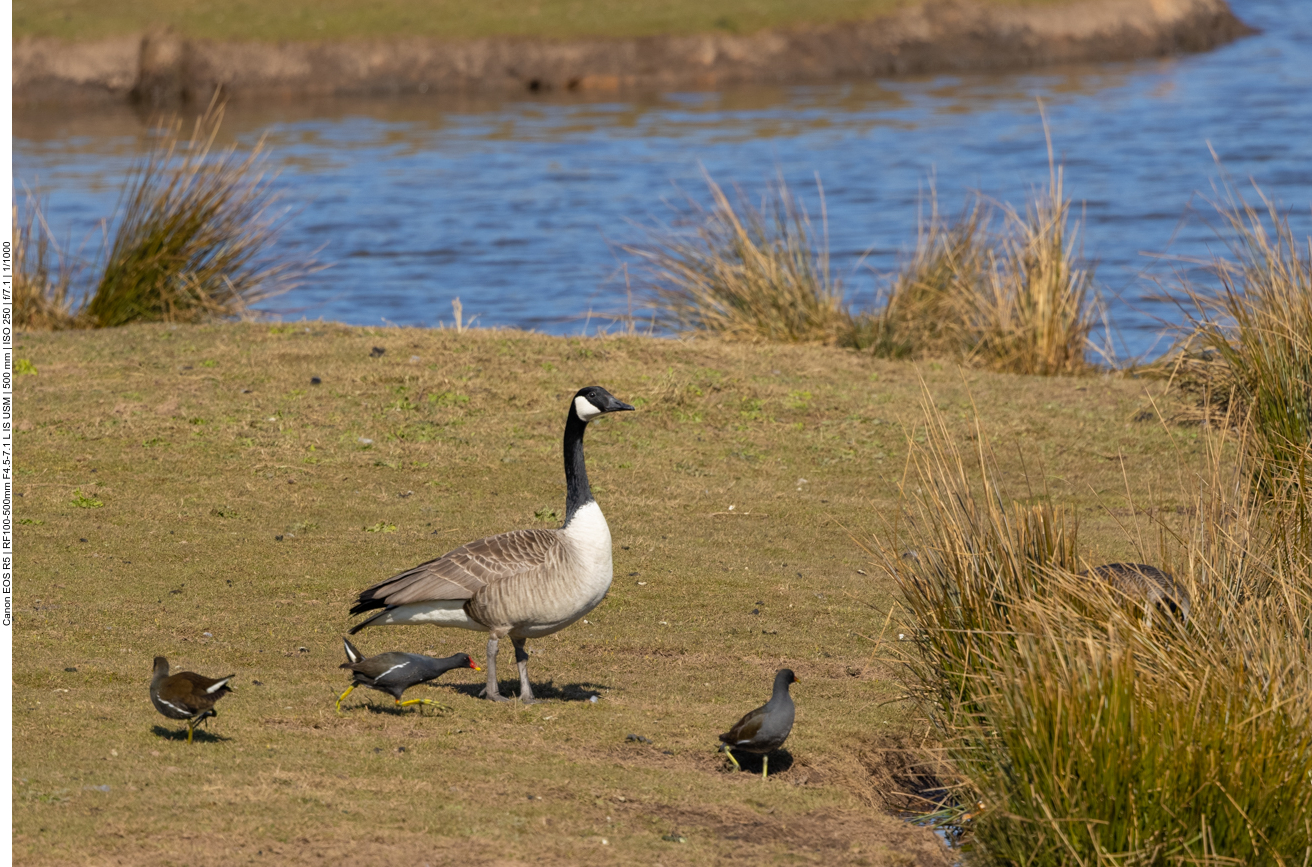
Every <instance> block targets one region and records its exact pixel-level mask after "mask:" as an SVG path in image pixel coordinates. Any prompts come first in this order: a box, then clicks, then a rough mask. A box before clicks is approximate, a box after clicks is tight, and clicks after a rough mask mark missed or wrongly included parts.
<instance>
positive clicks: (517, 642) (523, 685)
mask: <svg viewBox="0 0 1312 867" xmlns="http://www.w3.org/2000/svg"><path fill="white" fill-rule="evenodd" d="M525 641H526V639H523V638H512V639H510V643H511V644H513V645H514V646H515V662H516V663H517V664H518V665H519V700H520V701H521V702H523V703H524V704H536V703H537V699H536V698H534V697H533V687H531V686H529V684H528V651H527V650H525V649H524V642H525Z"/></svg>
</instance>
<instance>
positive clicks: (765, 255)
mask: <svg viewBox="0 0 1312 867" xmlns="http://www.w3.org/2000/svg"><path fill="white" fill-rule="evenodd" d="M706 185H707V188H708V191H709V193H710V199H711V201H710V204H709V206H703V205H700V204H698V203H696V202H692V201H691V200H690V205H689V208H690V213H689V214H688V215H686V217H685V218H684V219H682V220H680V221H678V222H677V224H675V225H663V226H657V227H653V228H651V229H649V231H648V238H647V241H646V243H643V244H636V245H631V246H627V247H625V248H624V249H625V250H626V251H627V252H629V253H631V254H633V255H636V256H637V257H638V258H639V260H640V261H641V262H642V263H643V265H644V274H645V280H646V287H647V290H648V291H649V293H650V294H651V296H652V297H653V299H654V301H655V306H656V307H657V309H658V310H659V311H661V313H662V314H663V318H664V320H665V325H666V326H667V327H669V328H671V329H672V330H675V331H682V332H689V331H701V332H708V333H711V334H715V335H717V336H720V337H725V338H729V339H733V340H748V341H770V342H780V343H842V342H844V341H845V340H846V339H848V335H849V334H850V333H851V330H852V316H851V314H850V313H849V312H848V309H847V306H846V304H845V303H844V301H843V289H842V284H841V283H840V282H839V281H838V280H837V279H835V278H834V277H833V275H832V274H831V273H830V268H829V250H828V237H827V232H826V231H825V229H824V224H823V217H822V226H821V231H820V233H819V237H817V234H816V231H815V228H814V226H813V225H812V223H811V218H810V215H809V214H808V213H807V211H806V209H805V207H803V205H802V203H801V202H800V201H799V200H798V199H797V197H796V196H795V195H794V194H793V193H792V191H791V190H790V189H789V188H788V185H787V184H786V183H784V182H783V181H782V180H779V181H777V182H776V183H775V184H774V185H772V186H771V187H770V188H769V189H768V190H767V191H766V194H765V196H764V198H763V200H762V202H761V203H760V204H754V203H752V202H751V201H750V200H749V199H748V198H747V197H746V196H744V195H743V194H742V193H741V192H739V193H738V194H737V195H736V197H734V198H730V196H729V195H728V194H727V193H726V192H725V191H724V190H723V189H722V188H721V187H720V185H719V184H717V183H716V182H715V181H714V180H713V179H712V178H711V177H710V176H709V175H708V176H707V177H706ZM817 189H818V187H817ZM820 198H821V202H822V203H823V199H824V196H823V191H822V190H820ZM822 214H823V205H822Z"/></svg>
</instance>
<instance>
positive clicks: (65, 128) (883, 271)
mask: <svg viewBox="0 0 1312 867" xmlns="http://www.w3.org/2000/svg"><path fill="white" fill-rule="evenodd" d="M1232 2H1233V6H1234V8H1235V10H1236V12H1237V13H1238V14H1239V15H1240V17H1241V18H1243V19H1244V20H1245V21H1247V22H1249V23H1251V24H1253V25H1255V26H1257V27H1260V28H1262V29H1263V31H1264V32H1263V33H1262V35H1260V36H1257V37H1253V38H1249V39H1245V40H1241V41H1240V42H1238V43H1235V44H1233V45H1230V46H1226V47H1224V48H1222V49H1220V50H1218V51H1215V52H1212V53H1209V54H1205V55H1197V56H1189V57H1182V58H1171V59H1165V60H1157V61H1144V62H1138V63H1118V64H1104V65H1094V66H1081V67H1078V68H1062V69H1055V70H1044V71H1042V72H1035V73H1028V74H1014V73H1013V74H1006V75H969V76H937V77H932V78H924V79H916V80H897V81H881V82H863V83H843V84H834V85H825V86H808V87H793V88H745V89H738V90H733V91H724V92H712V93H687V94H667V95H662V96H658V97H644V98H625V99H616V98H610V99H596V98H593V99H589V98H577V99H565V98H560V97H550V96H546V97H542V98H536V97H535V98H531V99H530V98H523V99H466V100H451V99H437V98H413V99H384V100H333V101H317V102H316V101H310V102H306V101H299V102H287V103H261V104H258V105H244V106H243V105H236V106H234V107H233V108H232V109H231V110H230V112H229V119H228V123H227V126H226V132H227V133H228V134H230V135H232V136H235V137H236V138H237V139H238V140H240V141H243V142H250V141H253V140H255V139H256V138H257V137H258V136H259V135H260V134H261V133H262V132H264V131H267V132H268V134H269V136H270V139H271V142H272V144H273V147H274V155H275V162H276V164H277V165H278V167H279V168H280V169H281V176H280V180H279V183H280V185H282V186H283V187H284V188H285V190H286V193H287V195H288V200H289V201H291V202H296V203H300V204H299V212H298V213H297V214H296V215H295V218H294V220H293V222H292V223H291V227H290V230H289V233H288V235H287V243H289V244H290V245H292V246H294V247H296V248H298V249H301V250H312V249H317V248H320V247H323V248H324V249H323V252H322V253H321V255H320V258H321V259H323V260H325V261H328V262H331V263H332V268H330V269H329V270H327V271H324V272H322V273H320V274H317V275H315V277H314V278H313V279H312V280H311V281H310V283H309V284H308V285H306V286H304V287H302V288H300V289H298V290H296V291H295V292H294V293H291V294H289V295H286V296H283V297H282V298H279V299H277V300H276V301H274V302H272V303H271V304H269V305H268V306H269V307H270V308H271V309H274V310H277V311H281V312H282V313H283V315H287V316H295V317H299V316H302V315H304V316H308V317H311V318H315V317H324V318H327V319H336V320H341V321H345V322H350V323H358V324H371V323H372V324H377V323H380V322H384V321H386V322H393V323H396V324H401V325H408V324H428V325H431V324H434V323H436V322H437V321H438V320H439V319H446V320H449V319H450V300H451V299H452V298H454V297H456V296H459V297H460V298H461V300H462V302H463V304H464V309H465V312H466V316H469V315H474V314H476V315H477V316H478V320H477V321H478V324H481V325H513V326H520V327H525V328H536V329H540V330H544V331H548V332H555V333H578V332H579V331H581V330H583V329H584V327H585V323H588V322H590V323H591V324H590V325H588V326H587V327H595V326H596V325H598V324H599V323H602V324H604V322H605V319H604V316H603V314H607V313H616V312H623V311H624V310H625V309H626V308H627V304H628V302H627V299H626V296H625V291H624V282H623V279H622V275H621V274H620V273H619V266H620V265H621V263H622V262H623V261H624V257H623V255H622V254H620V253H618V252H617V245H618V244H621V243H623V242H625V241H631V240H634V239H635V238H637V237H639V235H640V233H639V231H638V229H637V228H636V226H635V225H634V224H635V222H643V221H650V220H651V219H653V218H664V217H668V216H669V211H668V209H667V206H666V204H665V203H667V202H678V201H679V199H680V196H681V195H682V193H681V192H680V190H682V191H684V192H686V193H689V194H692V195H694V196H701V195H703V191H704V190H703V184H702V181H701V179H700V172H701V167H703V166H704V167H705V169H706V170H707V171H708V172H710V173H711V174H712V175H713V176H714V177H716V178H717V179H719V180H721V181H725V182H737V183H740V184H741V185H742V186H743V187H744V188H745V189H747V190H749V191H751V190H759V189H760V188H761V187H762V186H763V185H764V184H765V183H767V182H768V181H770V180H771V178H772V177H773V176H774V175H775V174H776V173H778V174H780V175H782V176H783V177H784V178H785V179H786V180H787V181H788V182H789V184H791V185H793V186H794V187H795V188H796V189H798V190H801V191H802V193H803V195H804V197H805V199H806V200H807V203H808V205H810V207H811V210H812V212H813V213H816V212H818V207H817V204H818V203H817V200H816V195H815V188H814V178H815V176H816V175H817V174H818V176H819V177H820V179H821V180H822V181H823V184H824V191H825V197H826V207H827V211H828V217H829V234H830V241H831V245H832V248H833V251H834V261H835V264H836V266H837V268H838V270H839V272H840V274H841V275H842V276H843V278H844V281H845V283H846V285H847V286H848V289H849V292H850V295H851V298H852V300H853V301H854V302H855V303H856V304H858V305H862V304H868V303H870V301H871V299H872V298H873V297H874V294H875V292H876V291H877V289H878V287H879V285H880V284H881V280H882V279H884V278H885V277H886V275H887V274H888V273H889V272H891V271H892V270H893V269H895V268H896V266H897V263H898V261H899V256H900V255H903V254H905V252H906V251H907V249H908V248H909V247H910V246H911V245H913V244H914V241H915V220H916V215H917V210H918V207H919V206H920V204H921V202H922V200H923V196H924V194H925V192H926V189H927V183H928V180H929V179H930V178H931V177H933V178H935V179H936V180H935V183H936V185H937V188H938V192H939V198H940V200H941V202H942V203H943V206H944V208H945V209H948V210H955V209H957V208H958V207H960V205H961V203H962V202H963V200H964V197H965V195H966V194H967V192H968V191H971V190H979V191H981V192H983V193H985V194H987V195H989V196H992V197H995V198H997V199H999V200H1002V201H1007V202H1013V203H1016V204H1020V203H1021V202H1022V200H1023V197H1024V195H1025V193H1026V192H1027V191H1028V190H1030V189H1032V188H1034V187H1035V186H1036V185H1039V184H1042V183H1044V182H1045V181H1046V179H1047V156H1046V151H1045V144H1044V137H1043V129H1042V125H1041V122H1040V118H1039V114H1038V111H1037V107H1036V100H1037V99H1042V100H1043V103H1044V105H1045V106H1046V109H1047V113H1048V118H1049V124H1050V126H1051V129H1052V133H1053V138H1054V142H1055V146H1056V149H1057V152H1058V155H1059V157H1060V158H1061V159H1062V161H1063V162H1064V164H1065V171H1066V189H1067V191H1068V193H1069V194H1070V195H1071V196H1073V197H1074V198H1075V199H1076V201H1077V203H1078V205H1079V207H1080V211H1081V214H1082V215H1083V217H1084V218H1085V220H1086V227H1085V232H1084V238H1083V241H1084V250H1085V253H1086V254H1087V255H1088V256H1090V257H1091V258H1093V259H1096V260H1097V262H1098V272H1097V273H1098V278H1099V283H1100V284H1101V286H1102V287H1103V289H1104V291H1105V292H1106V293H1108V294H1109V296H1110V301H1111V303H1110V315H1111V319H1112V322H1113V325H1114V329H1115V331H1116V332H1117V339H1118V341H1119V343H1118V346H1117V351H1118V352H1119V353H1120V354H1122V355H1126V354H1140V353H1145V352H1149V351H1150V350H1152V349H1153V347H1154V346H1157V347H1159V348H1160V346H1161V343H1160V342H1159V337H1158V334H1159V332H1160V331H1161V330H1162V326H1163V323H1167V322H1172V321H1176V320H1177V319H1178V313H1177V311H1176V310H1174V308H1172V307H1171V306H1170V305H1168V304H1163V303H1160V302H1153V301H1150V300H1146V298H1145V296H1146V295H1148V294H1150V293H1152V292H1154V291H1156V290H1155V287H1154V285H1153V282H1152V281H1153V278H1158V279H1164V278H1169V277H1170V275H1171V273H1172V271H1173V269H1178V268H1182V267H1188V266H1187V264H1185V263H1187V262H1188V260H1191V259H1197V258H1200V257H1205V256H1207V255H1209V254H1210V252H1212V251H1214V250H1218V249H1220V246H1219V242H1218V240H1217V236H1216V235H1215V233H1214V232H1213V230H1212V228H1211V227H1209V225H1208V224H1207V223H1206V222H1205V221H1203V220H1201V219H1197V218H1192V219H1187V218H1186V217H1187V215H1188V211H1189V209H1190V207H1191V205H1194V206H1202V208H1201V210H1203V211H1204V212H1205V210H1206V208H1205V202H1204V201H1203V199H1202V198H1200V194H1201V196H1202V197H1209V196H1211V195H1212V185H1213V183H1214V182H1215V180H1216V178H1217V170H1216V166H1215V164H1214V163H1213V160H1212V156H1211V154H1210V153H1209V150H1208V148H1209V143H1210V146H1211V147H1212V148H1215V150H1216V153H1217V155H1218V157H1219V158H1220V159H1221V161H1222V162H1223V163H1224V165H1225V167H1226V169H1227V170H1228V171H1229V172H1231V173H1232V174H1233V175H1234V176H1236V177H1237V178H1246V177H1247V176H1249V175H1251V176H1253V177H1254V178H1255V179H1256V180H1257V181H1258V182H1260V183H1261V185H1262V186H1263V188H1264V189H1265V190H1266V191H1267V192H1268V193H1269V194H1271V195H1272V196H1273V197H1275V198H1276V199H1277V200H1278V201H1279V202H1281V203H1282V204H1283V205H1285V206H1287V207H1289V208H1291V210H1292V213H1291V218H1292V220H1293V222H1294V224H1295V228H1296V230H1297V231H1298V233H1299V234H1300V235H1307V234H1309V233H1312V220H1310V219H1309V204H1310V203H1312V3H1306V2H1300V0H1232ZM14 128H15V139H14V173H15V178H16V182H26V183H27V184H29V185H36V186H39V188H40V189H41V190H42V191H43V192H44V193H45V194H46V195H47V196H48V200H49V219H50V222H51V224H52V227H53V228H54V229H55V230H56V232H57V233H58V234H59V235H60V236H61V237H67V238H70V239H71V240H72V241H73V243H74V245H75V246H77V245H81V246H82V247H83V249H84V251H85V252H90V251H93V250H94V248H95V247H96V245H97V244H99V243H100V236H99V235H98V234H97V232H98V229H97V220H99V219H101V218H102V217H103V216H104V215H106V214H108V213H110V212H111V211H112V209H113V207H114V204H115V199H116V195H117V190H118V184H119V183H120V182H121V180H122V177H123V175H124V173H125V171H126V169H127V167H128V165H129V162H130V159H131V155H132V151H133V148H134V147H135V145H136V142H137V138H138V136H139V135H140V134H141V131H142V129H143V128H144V127H143V119H142V118H141V117H139V116H137V115H136V114H134V113H133V112H132V111H130V110H128V109H126V108H122V109H114V110H109V109H104V110H98V111H83V112H79V113H73V114H69V113H67V112H62V111H61V112H52V111H44V112H33V111H28V112H19V113H18V114H17V115H16V116H15V127H14ZM1158 254H1166V255H1167V256H1169V257H1178V260H1176V259H1165V260H1164V259H1162V258H1161V257H1160V255H1158ZM589 317H591V318H590V319H589Z"/></svg>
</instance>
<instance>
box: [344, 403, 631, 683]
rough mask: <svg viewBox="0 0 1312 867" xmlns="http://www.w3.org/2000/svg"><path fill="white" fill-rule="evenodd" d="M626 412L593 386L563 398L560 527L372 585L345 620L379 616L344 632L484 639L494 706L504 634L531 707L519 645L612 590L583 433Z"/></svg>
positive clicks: (512, 535)
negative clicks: (394, 630) (472, 634)
mask: <svg viewBox="0 0 1312 867" xmlns="http://www.w3.org/2000/svg"><path fill="white" fill-rule="evenodd" d="M631 409H633V407H632V406H630V405H629V404H627V403H625V402H624V401H622V400H619V399H617V398H616V397H615V396H614V395H612V394H611V393H610V392H608V391H607V390H606V389H604V388H602V387H600V386H596V385H593V386H589V387H587V388H581V389H579V391H578V392H577V393H576V394H575V395H574V398H573V399H572V400H571V401H570V405H569V412H568V414H567V415H566V416H565V486H566V495H565V524H564V526H562V527H561V528H559V529H557V530H513V531H511V532H509V533H502V534H500V535H498V536H488V537H487V538H486V539H479V540H478V541H477V542H470V543H469V544H468V545H464V546H462V547H459V548H457V549H455V550H454V551H451V552H450V553H448V554H444V555H442V556H441V557H438V558H437V559H436V560H429V561H428V562H427V563H420V564H419V565H418V566H415V567H414V568H413V569H407V570H406V571H404V572H402V573H401V574H399V575H394V576H392V577H391V578H388V579H387V580H386V581H382V582H379V583H378V584H375V585H374V586H372V587H370V588H368V589H366V590H364V591H362V592H361V593H360V596H359V598H358V599H357V600H356V603H355V605H354V606H353V607H352V608H351V613H352V614H364V613H366V612H369V611H378V613H377V614H374V615H373V616H372V617H370V618H369V619H368V620H365V621H363V622H361V623H357V624H356V625H355V626H353V627H351V634H352V635H354V634H355V633H357V632H359V631H360V630H361V629H364V628H365V627H366V626H402V625H408V624H421V623H431V624H433V625H434V626H446V627H454V628H457V629H472V630H476V631H478V632H487V633H490V637H489V638H488V640H487V689H486V690H485V691H484V695H486V696H487V697H488V698H489V699H492V700H494V701H506V700H507V699H506V698H505V696H503V695H501V693H500V691H499V690H498V688H497V642H498V641H500V640H501V639H502V638H505V637H507V636H509V638H510V641H511V643H512V644H513V645H514V647H515V661H516V662H517V663H518V665H519V698H520V701H523V702H532V701H533V700H534V699H533V690H532V688H531V687H530V686H529V682H528V653H527V652H526V651H525V650H524V642H525V641H526V640H527V639H529V638H540V637H542V636H544V635H550V634H552V633H553V632H558V631H560V630H562V629H564V628H565V627H566V626H569V625H570V624H571V623H573V622H574V621H576V620H578V619H579V618H580V617H582V616H583V615H585V614H587V613H588V612H589V611H591V610H592V609H593V608H594V607H596V605H597V604H598V603H599V602H601V600H602V598H603V597H605V595H606V593H607V591H609V590H610V582H611V551H610V528H609V527H608V526H607V525H606V518H605V516H603V515H602V514H601V508H600V507H599V506H598V505H597V501H596V500H595V499H593V497H592V489H591V488H590V487H588V471H587V468H586V467H585V466H584V463H583V433H584V431H585V430H586V429H587V425H588V422H590V421H592V420H593V419H594V418H597V417H599V416H602V415H605V414H607V413H612V412H621V411H623V410H631ZM378 609H381V610H378Z"/></svg>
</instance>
